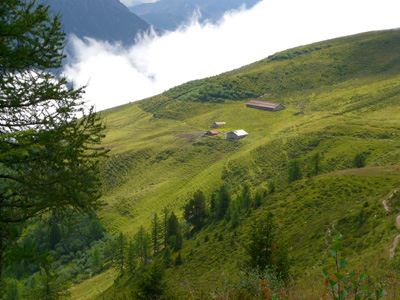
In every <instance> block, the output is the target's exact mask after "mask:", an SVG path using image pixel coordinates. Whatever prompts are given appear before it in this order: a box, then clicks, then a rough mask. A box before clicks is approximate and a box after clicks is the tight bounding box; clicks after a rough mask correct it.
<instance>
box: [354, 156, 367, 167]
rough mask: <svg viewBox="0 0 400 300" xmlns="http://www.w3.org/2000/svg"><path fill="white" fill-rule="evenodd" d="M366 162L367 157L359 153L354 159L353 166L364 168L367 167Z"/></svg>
mask: <svg viewBox="0 0 400 300" xmlns="http://www.w3.org/2000/svg"><path fill="white" fill-rule="evenodd" d="M365 162H366V158H365V155H364V154H363V153H357V155H356V156H355V157H354V162H353V164H354V166H355V167H356V168H363V167H365Z"/></svg>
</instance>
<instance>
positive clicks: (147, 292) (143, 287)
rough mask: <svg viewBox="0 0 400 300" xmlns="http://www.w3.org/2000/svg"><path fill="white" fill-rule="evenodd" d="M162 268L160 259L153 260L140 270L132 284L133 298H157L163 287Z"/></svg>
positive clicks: (162, 291)
mask: <svg viewBox="0 0 400 300" xmlns="http://www.w3.org/2000/svg"><path fill="white" fill-rule="evenodd" d="M163 277H164V269H163V265H162V263H161V262H160V261H157V260H156V261H154V262H153V263H151V264H150V265H149V266H148V267H146V268H143V269H141V270H140V274H139V277H138V279H137V281H136V283H135V286H134V297H135V298H134V299H158V298H160V297H161V296H162V294H163V293H164V289H165V284H164V281H163Z"/></svg>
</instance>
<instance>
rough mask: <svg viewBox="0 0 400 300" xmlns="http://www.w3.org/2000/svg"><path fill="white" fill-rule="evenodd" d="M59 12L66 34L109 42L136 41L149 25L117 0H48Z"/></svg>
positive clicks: (129, 42) (130, 42)
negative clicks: (137, 36) (138, 35)
mask: <svg viewBox="0 0 400 300" xmlns="http://www.w3.org/2000/svg"><path fill="white" fill-rule="evenodd" d="M46 3H47V4H49V5H50V7H51V9H52V10H53V11H54V12H56V13H60V14H61V16H62V22H63V23H64V25H65V32H66V33H67V34H70V33H73V34H75V35H76V36H77V37H79V38H83V37H91V38H95V39H98V40H104V41H108V42H111V43H113V42H122V44H124V45H132V44H134V39H135V37H136V35H137V34H138V33H140V32H144V31H147V30H149V28H150V26H149V24H147V23H146V22H145V21H144V20H142V19H141V18H139V17H138V16H137V15H135V14H134V13H132V12H131V11H129V9H128V8H127V7H126V6H125V5H123V4H122V3H121V2H120V1H118V0H47V1H46Z"/></svg>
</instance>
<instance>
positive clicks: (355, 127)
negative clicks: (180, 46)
mask: <svg viewBox="0 0 400 300" xmlns="http://www.w3.org/2000/svg"><path fill="white" fill-rule="evenodd" d="M399 53H400V31H398V30H388V31H381V32H370V33H364V34H359V35H355V36H350V37H343V38H338V39H334V40H329V41H322V42H318V43H315V44H312V45H307V46H301V47H298V48H294V49H289V50H286V51H284V52H281V53H276V54H274V55H271V56H269V57H266V58H265V59H263V60H261V61H259V62H255V63H253V64H251V65H248V66H244V67H242V68H240V69H237V70H233V71H231V72H227V73H224V74H221V75H218V76H215V77H210V78H206V79H202V80H197V81H192V82H188V83H186V84H183V85H181V86H178V87H175V88H172V89H170V90H168V91H166V92H164V93H163V94H160V95H157V96H155V97H151V98H148V99H144V100H142V101H138V102H135V103H130V104H127V105H124V106H120V107H116V108H113V109H109V110H107V111H104V112H103V117H104V119H105V121H106V123H107V128H108V132H107V136H106V138H105V139H104V140H103V142H102V144H103V146H104V147H105V148H106V149H109V150H110V152H109V157H108V158H105V159H104V160H103V162H102V164H101V168H102V172H101V174H102V182H103V185H102V192H103V197H102V200H103V201H104V206H103V208H102V209H101V210H99V211H98V218H99V220H100V221H101V223H102V224H103V226H104V228H103V226H100V224H99V223H97V222H95V223H93V224H92V225H91V227H90V228H91V229H90V230H93V232H95V233H96V238H94V237H93V239H92V240H91V241H90V243H88V244H82V249H80V250H79V251H76V252H74V254H73V255H72V254H71V255H70V256H69V257H66V256H65V253H64V252H63V251H65V249H66V248H65V247H66V243H65V241H63V238H61V237H59V238H53V239H52V240H51V241H52V242H51V243H50V245H52V246H51V247H53V248H52V250H53V251H56V252H58V253H59V254H58V255H59V256H60V258H61V259H62V260H58V264H59V265H58V266H57V265H55V266H54V268H53V269H52V270H54V272H59V273H62V274H63V275H62V276H63V278H64V280H65V281H66V282H67V283H68V282H69V292H70V293H71V298H72V299H158V298H160V299H322V298H323V297H325V298H324V299H331V298H333V295H336V296H337V294H338V293H341V295H342V296H341V297H342V298H340V299H353V298H354V297H355V296H354V293H357V292H360V294H359V295H361V294H362V295H363V296H368V295H369V293H371V295H373V296H374V299H379V298H381V299H396V297H398V296H399V295H400V290H399V286H398V278H399V275H400V274H399V270H400V259H399V251H400V250H399V249H398V248H397V247H395V245H394V241H395V238H396V236H398V235H399V234H400V228H399V226H398V225H397V224H396V219H398V216H399V215H400V200H399V199H400V195H399V194H398V192H397V190H398V189H399V188H400V182H399V178H400V177H399V175H400V126H399V119H400V85H399V83H400V57H399ZM252 99H257V100H261V101H267V102H273V103H280V104H282V105H283V106H284V107H285V109H283V110H280V111H267V110H260V109H255V108H249V107H246V103H247V102H249V101H250V100H252ZM214 122H226V124H225V125H221V126H220V127H218V128H210V126H211V125H212V124H213V123H214ZM210 129H212V130H215V131H217V132H218V134H216V135H204V133H206V132H207V131H209V130H210ZM233 130H245V131H246V132H247V133H248V135H247V136H246V137H244V138H243V139H240V140H228V139H227V132H230V131H233ZM59 229H61V228H59ZM48 230H50V229H48ZM78 230H79V229H78ZM43 231H44V229H43V228H40V227H38V228H36V229H32V230H31V231H29V232H28V233H29V234H27V236H26V238H25V239H24V241H25V242H26V243H28V242H29V239H30V238H32V239H38V237H41V236H42V235H43V234H42V233H43ZM35 232H36V233H37V234H36V235H34V236H31V235H32V234H34V233H35ZM41 232H42V233H41ZM85 234H86V233H85ZM56 236H57V235H56ZM72 240H75V241H76V242H78V241H79V238H78V237H76V236H75V237H73V238H72ZM60 261H62V262H60ZM19 267H20V268H22V266H19ZM57 270H58V271H57ZM346 270H347V271H348V272H347V271H346ZM34 271H35V270H34ZM353 271H354V272H355V273H354V274H352V272H353ZM8 272H9V274H10V276H11V277H12V274H13V273H12V272H14V271H13V270H12V268H11V267H10V268H9V270H8ZM31 273H33V271H32V272H31ZM71 274H74V275H71ZM17 279H18V280H19V282H22V281H23V279H22V276H20V277H17ZM39 279H40V278H39ZM32 280H33V279H32ZM16 284H17V283H16ZM345 293H346V294H345ZM371 295H370V296H371ZM285 297H286V298H285Z"/></svg>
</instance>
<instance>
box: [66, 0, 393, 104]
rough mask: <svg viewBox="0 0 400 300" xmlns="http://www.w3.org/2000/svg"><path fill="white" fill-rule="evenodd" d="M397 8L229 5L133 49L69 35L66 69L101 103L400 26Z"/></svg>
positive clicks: (339, 3) (349, 0) (386, 2)
mask: <svg viewBox="0 0 400 300" xmlns="http://www.w3.org/2000/svg"><path fill="white" fill-rule="evenodd" d="M399 8H400V1H399V0H380V1H375V0H374V1H369V0H363V1H358V0H356V1H354V0H336V1H327V0H326V1H321V0H303V1H298V0H296V1H292V0H288V1H277V0H275V1H273V0H263V1H261V2H260V3H259V4H258V5H256V6H254V7H253V8H252V9H251V10H246V9H244V8H243V9H242V10H239V11H232V12H229V13H228V14H226V15H225V16H224V18H223V19H222V20H221V21H220V22H219V23H218V24H217V25H212V24H199V23H198V22H197V21H196V19H195V18H193V19H192V20H190V22H189V21H188V23H187V24H186V25H184V26H182V27H181V28H180V29H179V30H177V31H175V32H170V33H167V34H165V35H163V36H161V37H159V36H145V37H142V38H141V39H139V41H138V43H137V44H136V45H135V46H133V47H132V48H129V49H125V48H122V47H121V46H119V45H110V44H108V43H105V42H101V41H95V40H87V41H86V42H85V43H84V42H83V41H80V40H79V39H76V38H75V39H72V40H71V41H70V43H72V46H73V48H74V51H75V56H76V60H75V61H74V62H73V63H70V64H68V65H67V66H66V67H65V69H64V72H65V74H66V75H67V76H68V78H69V79H70V80H72V81H74V83H75V84H78V85H84V84H87V83H89V86H88V87H87V89H86V94H85V98H86V99H88V100H89V101H91V102H90V103H93V104H95V105H96V108H97V110H102V109H105V108H109V107H114V106H117V105H121V104H124V103H128V102H131V101H136V100H140V99H143V98H146V97H150V96H152V95H155V94H158V93H162V92H163V91H165V90H168V89H169V88H171V87H174V86H177V85H179V84H182V83H185V82H187V81H190V80H193V79H199V78H204V77H208V76H213V75H217V74H220V73H223V72H225V71H229V70H232V69H235V68H238V67H241V66H243V65H247V64H249V63H252V62H255V61H257V60H260V59H263V58H265V57H267V56H268V55H271V54H273V53H275V52H278V51H282V50H285V49H288V48H292V47H296V46H300V45H305V44H309V43H313V42H318V41H322V40H326V39H330V38H335V37H339V36H345V35H350V34H355V33H360V32H366V31H372V30H381V29H391V28H398V27H400V18H399V11H400V9H399Z"/></svg>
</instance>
